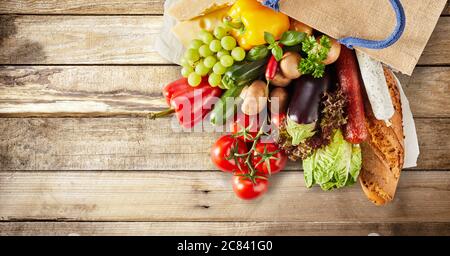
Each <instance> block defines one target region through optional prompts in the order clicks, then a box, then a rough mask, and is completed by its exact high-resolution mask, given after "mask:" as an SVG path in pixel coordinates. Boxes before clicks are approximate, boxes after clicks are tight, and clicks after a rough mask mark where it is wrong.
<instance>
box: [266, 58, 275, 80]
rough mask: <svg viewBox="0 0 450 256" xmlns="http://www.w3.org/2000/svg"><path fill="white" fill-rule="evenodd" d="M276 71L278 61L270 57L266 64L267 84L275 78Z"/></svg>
mask: <svg viewBox="0 0 450 256" xmlns="http://www.w3.org/2000/svg"><path fill="white" fill-rule="evenodd" d="M277 69H278V61H277V59H275V56H273V55H272V56H270V59H269V62H268V63H267V68H266V79H267V81H268V82H270V81H271V80H273V79H274V78H275V75H276V74H277Z"/></svg>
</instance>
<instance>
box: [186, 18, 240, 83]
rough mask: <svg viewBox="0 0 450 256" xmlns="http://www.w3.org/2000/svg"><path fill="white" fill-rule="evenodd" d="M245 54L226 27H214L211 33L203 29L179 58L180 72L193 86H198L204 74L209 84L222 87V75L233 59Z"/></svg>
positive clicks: (232, 62) (238, 58) (235, 59)
mask: <svg viewBox="0 0 450 256" xmlns="http://www.w3.org/2000/svg"><path fill="white" fill-rule="evenodd" d="M245 54H246V53H245V50H244V49H242V48H241V47H238V46H237V43H236V39H234V38H233V37H232V36H230V35H229V34H228V31H227V29H226V28H224V27H220V26H219V27H216V28H215V29H214V31H213V33H211V32H208V31H206V30H203V31H201V32H200V34H199V39H194V40H192V41H191V42H190V44H189V47H188V49H187V51H186V52H185V54H184V57H183V58H182V59H181V65H182V66H183V68H182V69H181V74H182V75H183V77H186V78H187V79H188V82H189V85H191V86H193V87H195V86H198V85H199V84H200V83H201V81H202V77H205V76H209V77H208V82H209V84H210V85H211V86H213V87H215V86H220V87H222V85H221V82H222V75H223V74H225V72H226V71H227V69H228V68H229V67H231V66H232V65H233V64H234V62H235V61H242V60H244V59H245Z"/></svg>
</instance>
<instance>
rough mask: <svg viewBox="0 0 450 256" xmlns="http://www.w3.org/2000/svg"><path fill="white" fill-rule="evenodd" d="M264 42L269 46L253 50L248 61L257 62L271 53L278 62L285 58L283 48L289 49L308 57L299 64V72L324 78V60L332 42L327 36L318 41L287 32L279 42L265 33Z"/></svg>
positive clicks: (298, 33)
mask: <svg viewBox="0 0 450 256" xmlns="http://www.w3.org/2000/svg"><path fill="white" fill-rule="evenodd" d="M264 40H265V41H266V43H267V44H268V45H259V46H256V47H254V48H253V49H251V50H250V51H249V53H248V57H247V60H250V61H255V60H260V59H263V58H265V57H266V56H267V55H268V54H269V51H270V52H271V53H272V55H273V56H274V57H275V59H276V60H277V61H280V60H281V59H282V58H283V54H284V51H283V46H284V47H286V48H287V49H296V51H301V52H303V55H304V56H306V57H305V58H303V59H302V60H301V61H300V63H299V64H298V70H299V71H300V73H302V74H304V75H309V74H310V75H312V76H314V77H315V78H320V77H323V75H324V73H325V66H326V65H325V64H324V60H325V59H326V58H327V56H328V53H329V52H330V49H331V40H330V38H329V37H327V36H325V35H324V36H322V37H321V38H320V40H316V38H315V37H314V36H308V35H307V34H306V33H304V32H298V31H286V32H284V33H283V35H282V36H281V39H280V40H279V41H277V40H275V37H274V35H272V34H271V33H269V32H265V33H264Z"/></svg>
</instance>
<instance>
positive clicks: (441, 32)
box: [418, 17, 450, 65]
mask: <svg viewBox="0 0 450 256" xmlns="http://www.w3.org/2000/svg"><path fill="white" fill-rule="evenodd" d="M418 64H419V65H429V64H434V65H448V64H450V17H442V18H441V19H440V20H439V22H438V24H437V26H436V28H435V30H434V32H433V34H432V35H431V38H430V40H429V41H428V44H427V46H426V47H425V50H424V52H423V54H422V56H421V58H420V59H419V63H418Z"/></svg>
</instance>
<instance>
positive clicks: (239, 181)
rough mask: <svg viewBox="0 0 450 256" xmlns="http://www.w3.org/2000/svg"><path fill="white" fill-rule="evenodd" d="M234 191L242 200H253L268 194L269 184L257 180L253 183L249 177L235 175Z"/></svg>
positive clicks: (265, 181)
mask: <svg viewBox="0 0 450 256" xmlns="http://www.w3.org/2000/svg"><path fill="white" fill-rule="evenodd" d="M232 183H233V191H234V193H235V194H236V195H237V196H238V197H239V198H241V199H244V200H252V199H256V198H258V197H260V196H261V195H263V194H264V193H266V192H267V190H268V187H269V182H268V181H267V180H266V179H258V178H256V179H255V183H253V182H252V181H251V180H250V179H249V178H248V177H244V176H239V175H234V176H233V179H232Z"/></svg>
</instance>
